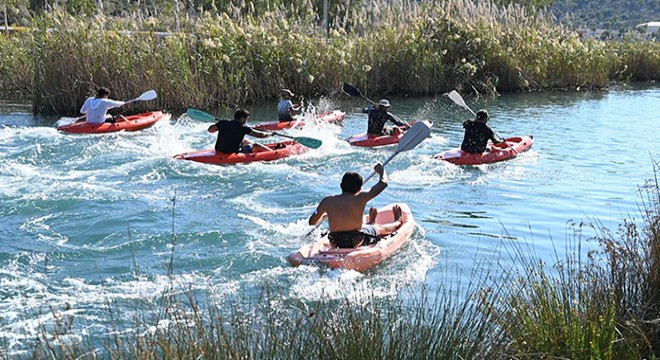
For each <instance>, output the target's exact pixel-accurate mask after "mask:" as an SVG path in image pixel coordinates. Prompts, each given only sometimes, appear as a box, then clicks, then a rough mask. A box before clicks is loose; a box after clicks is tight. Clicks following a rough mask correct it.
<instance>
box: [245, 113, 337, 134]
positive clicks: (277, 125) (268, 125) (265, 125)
mask: <svg viewBox="0 0 660 360" xmlns="http://www.w3.org/2000/svg"><path fill="white" fill-rule="evenodd" d="M345 115H346V114H345V113H344V112H343V111H341V110H333V111H330V112H327V113H319V114H316V121H319V122H328V123H337V124H341V123H342V122H343V121H344V116H345ZM294 126H295V127H296V128H298V127H303V126H305V121H303V120H302V119H301V120H294V121H268V122H262V123H259V124H257V125H255V126H253V128H254V129H256V130H283V129H289V128H292V127H294Z"/></svg>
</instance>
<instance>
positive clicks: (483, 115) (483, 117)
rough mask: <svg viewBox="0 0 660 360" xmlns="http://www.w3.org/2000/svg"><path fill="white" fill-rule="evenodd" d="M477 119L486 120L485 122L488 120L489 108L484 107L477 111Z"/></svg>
mask: <svg viewBox="0 0 660 360" xmlns="http://www.w3.org/2000/svg"><path fill="white" fill-rule="evenodd" d="M476 120H477V121H479V122H484V123H485V122H486V121H488V110H484V109H482V110H479V111H477V119H476Z"/></svg>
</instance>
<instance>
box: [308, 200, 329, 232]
mask: <svg viewBox="0 0 660 360" xmlns="http://www.w3.org/2000/svg"><path fill="white" fill-rule="evenodd" d="M324 203H325V199H323V200H321V203H319V206H317V207H316V210H315V211H314V213H313V214H312V216H310V217H309V220H308V221H307V223H308V224H309V225H311V226H316V225H317V224H319V223H321V222H323V221H325V219H327V218H328V215H327V214H326V213H325V210H324V208H325V205H324Z"/></svg>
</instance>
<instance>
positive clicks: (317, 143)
mask: <svg viewBox="0 0 660 360" xmlns="http://www.w3.org/2000/svg"><path fill="white" fill-rule="evenodd" d="M186 115H188V117H190V118H191V119H194V120H200V121H217V119H216V117H215V116H213V115H211V114H209V113H206V112H204V111H201V110H197V109H193V108H190V109H188V110H186ZM272 134H273V135H278V136H282V137H285V138H289V139H293V140H295V141H297V142H299V143H300V144H302V145H304V146H307V147H308V148H310V149H318V148H319V147H321V145H323V142H322V141H321V140H319V139H314V138H310V137H306V136H289V135H284V134H280V133H278V132H274V131H273V132H272Z"/></svg>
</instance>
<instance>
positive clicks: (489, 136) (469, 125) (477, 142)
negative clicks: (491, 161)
mask: <svg viewBox="0 0 660 360" xmlns="http://www.w3.org/2000/svg"><path fill="white" fill-rule="evenodd" d="M487 121H488V111H486V110H479V111H477V116H476V118H475V119H474V120H467V121H466V122H464V123H463V128H465V135H464V136H463V143H462V144H461V150H463V151H466V152H469V153H473V154H480V153H482V152H484V151H486V150H488V146H487V144H488V140H492V141H493V143H495V144H499V143H502V142H504V139H502V140H500V139H497V136H495V132H494V131H493V129H491V128H490V127H489V126H488V125H486V122H487Z"/></svg>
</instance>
